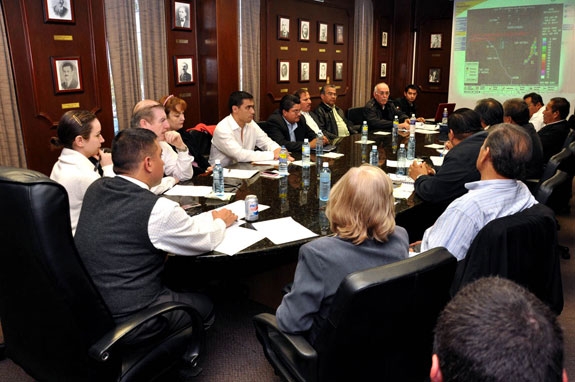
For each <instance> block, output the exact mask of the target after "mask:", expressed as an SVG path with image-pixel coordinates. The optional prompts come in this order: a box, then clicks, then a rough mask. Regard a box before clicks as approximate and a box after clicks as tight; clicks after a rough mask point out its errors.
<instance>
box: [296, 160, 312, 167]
mask: <svg viewBox="0 0 575 382" xmlns="http://www.w3.org/2000/svg"><path fill="white" fill-rule="evenodd" d="M291 164H293V165H295V166H299V167H303V162H302V161H301V160H296V161H294V162H291ZM309 165H310V166H315V162H311V161H310V162H309Z"/></svg>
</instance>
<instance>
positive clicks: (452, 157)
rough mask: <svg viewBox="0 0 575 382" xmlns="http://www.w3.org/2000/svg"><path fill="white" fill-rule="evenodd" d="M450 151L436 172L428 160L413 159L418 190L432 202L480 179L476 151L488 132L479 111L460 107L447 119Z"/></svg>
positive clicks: (411, 171)
mask: <svg viewBox="0 0 575 382" xmlns="http://www.w3.org/2000/svg"><path fill="white" fill-rule="evenodd" d="M447 127H448V128H449V133H448V137H449V144H448V145H446V146H449V147H451V149H450V150H449V152H448V153H447V154H445V158H444V159H443V165H442V166H441V167H440V169H439V170H438V171H437V173H435V170H433V169H432V168H431V167H430V166H428V165H427V164H426V163H421V164H419V163H417V162H414V163H412V164H411V166H410V167H409V170H408V174H409V176H410V177H411V178H412V179H414V180H415V192H416V194H417V195H418V196H419V197H420V198H422V199H423V200H425V201H426V202H432V203H440V202H441V203H448V202H451V201H452V200H453V199H455V198H457V197H459V196H461V195H463V194H465V193H466V192H467V189H466V188H465V183H468V182H474V181H476V180H479V179H480V175H479V171H477V167H476V160H477V155H478V154H479V150H480V148H481V145H482V144H483V141H485V138H486V137H487V132H485V131H483V129H482V127H481V120H480V118H479V114H477V113H476V112H475V111H473V110H471V109H467V108H462V109H457V110H456V111H454V112H453V113H451V115H450V116H449V119H448V120H447Z"/></svg>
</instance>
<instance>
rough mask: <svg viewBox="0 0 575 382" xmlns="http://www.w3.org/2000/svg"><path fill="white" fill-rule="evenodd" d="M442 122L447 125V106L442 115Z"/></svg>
mask: <svg viewBox="0 0 575 382" xmlns="http://www.w3.org/2000/svg"><path fill="white" fill-rule="evenodd" d="M441 123H443V124H444V125H447V108H446V107H445V108H443V116H442V117H441Z"/></svg>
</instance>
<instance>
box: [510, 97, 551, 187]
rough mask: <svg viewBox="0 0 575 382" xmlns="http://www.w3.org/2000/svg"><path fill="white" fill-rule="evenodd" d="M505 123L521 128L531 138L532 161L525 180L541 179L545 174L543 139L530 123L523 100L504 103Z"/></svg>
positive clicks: (516, 99) (527, 108)
mask: <svg viewBox="0 0 575 382" xmlns="http://www.w3.org/2000/svg"><path fill="white" fill-rule="evenodd" d="M503 122H505V123H510V124H512V125H518V126H521V127H522V128H523V129H525V131H526V132H527V134H529V137H530V138H531V148H532V152H531V160H530V161H529V163H528V164H527V167H526V169H525V170H526V171H525V179H539V177H540V176H541V173H542V172H543V146H542V145H541V139H540V138H539V135H538V134H537V132H536V131H535V128H534V127H533V125H532V124H531V123H530V122H529V107H528V106H527V103H526V102H525V101H523V100H522V99H521V98H512V99H508V100H507V101H505V102H503Z"/></svg>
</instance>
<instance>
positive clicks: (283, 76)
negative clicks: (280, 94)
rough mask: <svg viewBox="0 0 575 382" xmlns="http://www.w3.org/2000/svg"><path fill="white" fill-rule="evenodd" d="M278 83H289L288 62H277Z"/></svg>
mask: <svg viewBox="0 0 575 382" xmlns="http://www.w3.org/2000/svg"><path fill="white" fill-rule="evenodd" d="M278 82H289V61H288V60H278Z"/></svg>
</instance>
